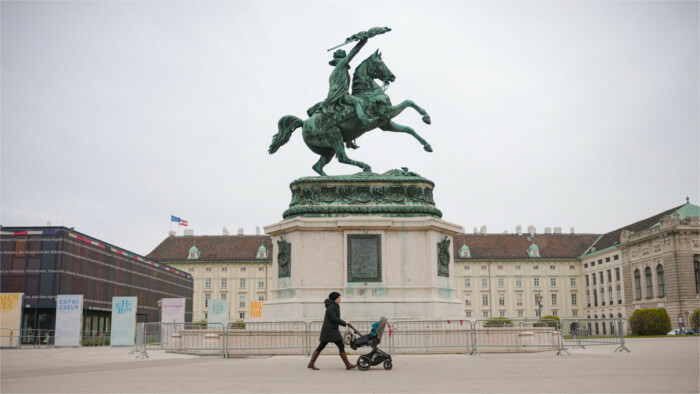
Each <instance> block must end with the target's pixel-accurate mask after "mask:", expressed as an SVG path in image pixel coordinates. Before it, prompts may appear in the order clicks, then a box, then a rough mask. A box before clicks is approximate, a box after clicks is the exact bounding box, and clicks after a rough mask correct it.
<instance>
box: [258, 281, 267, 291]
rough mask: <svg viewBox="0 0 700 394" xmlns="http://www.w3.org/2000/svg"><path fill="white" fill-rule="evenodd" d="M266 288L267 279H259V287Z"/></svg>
mask: <svg viewBox="0 0 700 394" xmlns="http://www.w3.org/2000/svg"><path fill="white" fill-rule="evenodd" d="M264 288H265V281H264V280H259V281H258V289H264Z"/></svg>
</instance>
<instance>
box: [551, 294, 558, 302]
mask: <svg viewBox="0 0 700 394" xmlns="http://www.w3.org/2000/svg"><path fill="white" fill-rule="evenodd" d="M556 304H557V295H556V294H552V305H556Z"/></svg>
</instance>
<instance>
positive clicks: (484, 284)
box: [481, 278, 489, 287]
mask: <svg viewBox="0 0 700 394" xmlns="http://www.w3.org/2000/svg"><path fill="white" fill-rule="evenodd" d="M481 287H489V282H488V279H486V278H482V279H481Z"/></svg>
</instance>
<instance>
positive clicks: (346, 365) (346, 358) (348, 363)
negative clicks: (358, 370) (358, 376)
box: [340, 353, 357, 369]
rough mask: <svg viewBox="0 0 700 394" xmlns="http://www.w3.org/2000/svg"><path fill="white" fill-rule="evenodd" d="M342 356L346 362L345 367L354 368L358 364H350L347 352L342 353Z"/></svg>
mask: <svg viewBox="0 0 700 394" xmlns="http://www.w3.org/2000/svg"><path fill="white" fill-rule="evenodd" d="M340 358H342V359H343V362H344V363H345V369H353V368H355V367H356V366H357V365H355V364H350V361H348V355H347V354H345V353H340Z"/></svg>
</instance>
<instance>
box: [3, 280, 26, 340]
mask: <svg viewBox="0 0 700 394" xmlns="http://www.w3.org/2000/svg"><path fill="white" fill-rule="evenodd" d="M23 301H24V293H0V326H2V328H0V347H17V346H19V335H20V328H21V324H22V304H23Z"/></svg>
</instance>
